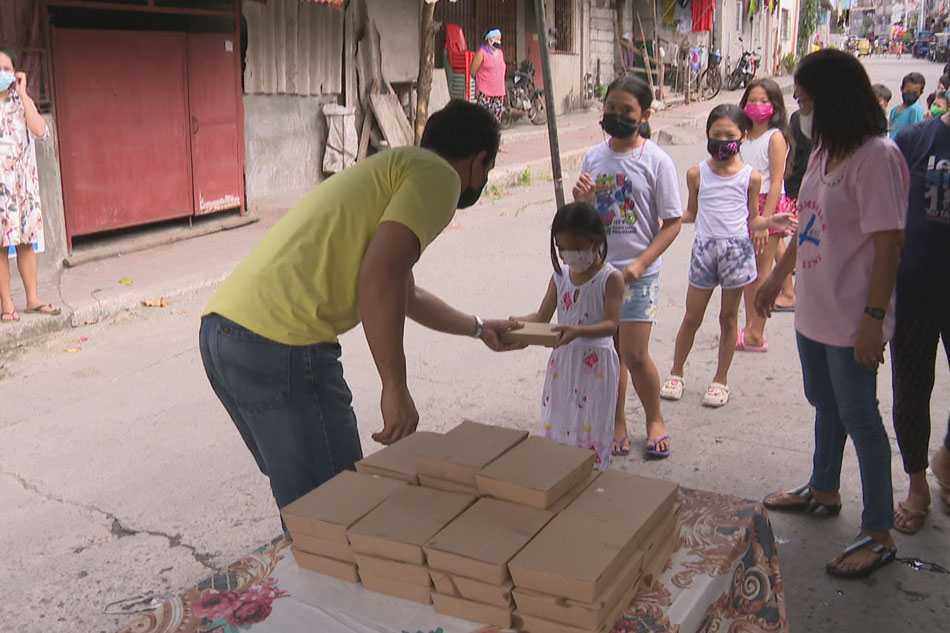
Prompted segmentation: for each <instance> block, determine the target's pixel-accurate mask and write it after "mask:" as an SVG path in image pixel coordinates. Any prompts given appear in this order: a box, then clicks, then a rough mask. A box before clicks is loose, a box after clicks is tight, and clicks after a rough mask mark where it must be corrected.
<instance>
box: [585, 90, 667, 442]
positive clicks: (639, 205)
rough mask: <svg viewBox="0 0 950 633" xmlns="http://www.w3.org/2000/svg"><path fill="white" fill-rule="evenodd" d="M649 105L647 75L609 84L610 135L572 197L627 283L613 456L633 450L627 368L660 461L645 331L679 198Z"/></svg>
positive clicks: (660, 427)
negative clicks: (597, 226) (650, 136)
mask: <svg viewBox="0 0 950 633" xmlns="http://www.w3.org/2000/svg"><path fill="white" fill-rule="evenodd" d="M652 103H653V95H652V93H651V92H650V86H649V85H647V83H646V82H645V81H644V80H642V79H640V78H638V77H635V76H632V75H626V76H624V77H620V78H618V79H615V80H614V81H613V82H611V84H610V85H609V86H608V87H607V94H606V96H605V97H604V117H603V120H602V121H601V127H603V129H604V132H606V133H607V134H608V135H609V138H607V139H606V140H605V141H604V142H603V143H600V144H598V145H596V146H594V147H592V148H591V149H589V150H588V151H587V154H586V155H585V156H584V162H583V163H582V164H581V175H580V178H578V180H577V184H575V185H574V191H573V194H574V199H575V200H579V201H582V202H589V203H591V204H593V205H594V206H595V208H596V209H597V212H598V213H599V214H600V217H601V220H602V221H603V223H604V225H605V226H606V227H607V243H608V244H609V245H610V249H609V253H608V257H607V263H609V264H612V265H613V266H615V267H617V268H619V269H620V270H621V272H622V273H623V278H624V282H625V283H626V290H625V291H624V303H623V310H622V312H621V315H620V333H619V336H618V337H617V339H616V344H617V346H618V349H619V353H620V360H621V362H622V363H623V367H624V369H621V378H620V389H619V393H618V396H617V411H616V420H615V426H614V441H615V442H616V443H615V445H614V448H613V454H614V455H628V454H629V453H630V438H629V437H628V435H627V420H626V414H625V411H624V405H625V400H626V394H627V379H626V371H629V372H630V378H631V379H632V382H633V387H634V389H635V390H636V392H637V395H638V396H639V397H640V402H641V403H642V404H643V413H644V415H645V417H646V431H647V438H646V454H647V455H648V456H650V457H661V458H662V457H668V456H669V455H670V434H669V432H668V431H667V428H666V423H665V421H664V420H663V414H662V412H661V411H660V375H659V372H657V369H656V364H655V363H654V362H653V359H652V358H651V357H650V335H651V333H652V331H653V324H654V322H656V308H657V304H658V294H659V288H660V268H661V266H662V258H661V255H662V254H663V252H664V251H666V249H667V248H669V246H670V244H672V243H673V240H674V239H675V238H676V236H677V235H678V234H679V231H680V219H681V218H682V215H683V203H682V200H681V199H680V193H679V184H678V183H677V178H676V165H674V163H673V159H672V158H670V155H669V154H667V153H666V152H665V151H663V149H661V148H660V146H659V145H657V144H656V143H654V142H653V141H649V140H647V139H645V138H644V137H643V136H642V134H641V130H642V128H643V124H644V123H646V122H647V121H648V120H649V118H650V105H652Z"/></svg>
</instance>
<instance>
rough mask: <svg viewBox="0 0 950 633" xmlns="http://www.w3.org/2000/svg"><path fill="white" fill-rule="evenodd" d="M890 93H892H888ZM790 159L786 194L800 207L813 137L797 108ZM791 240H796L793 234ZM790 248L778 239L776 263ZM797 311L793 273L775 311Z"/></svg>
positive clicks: (791, 121) (790, 133)
mask: <svg viewBox="0 0 950 633" xmlns="http://www.w3.org/2000/svg"><path fill="white" fill-rule="evenodd" d="M875 92H876V91H875ZM888 94H890V93H888ZM788 138H789V149H788V161H787V164H786V166H785V196H786V197H787V198H788V200H789V204H790V205H791V206H793V207H794V208H796V209H797V208H798V192H799V190H800V189H801V186H802V178H803V177H804V176H805V170H806V169H807V168H808V158H809V157H810V156H811V152H812V149H814V146H813V145H812V142H811V139H809V138H808V137H807V136H805V135H804V134H802V126H801V114H800V113H799V112H798V111H797V110H796V111H795V112H794V113H792V116H791V117H790V118H789V120H788ZM789 239H790V240H794V239H795V236H794V235H792V236H791V237H790V238H789ZM787 248H788V242H787V241H786V238H784V237H783V238H782V239H780V240H779V241H778V248H777V249H776V250H775V263H776V265H778V263H779V262H780V261H782V258H783V257H785V250H786V249H787ZM794 311H795V280H794V277H793V275H789V276H788V277H786V278H785V281H784V282H783V283H782V292H781V293H779V296H778V298H777V299H776V300H775V309H774V310H773V312H794Z"/></svg>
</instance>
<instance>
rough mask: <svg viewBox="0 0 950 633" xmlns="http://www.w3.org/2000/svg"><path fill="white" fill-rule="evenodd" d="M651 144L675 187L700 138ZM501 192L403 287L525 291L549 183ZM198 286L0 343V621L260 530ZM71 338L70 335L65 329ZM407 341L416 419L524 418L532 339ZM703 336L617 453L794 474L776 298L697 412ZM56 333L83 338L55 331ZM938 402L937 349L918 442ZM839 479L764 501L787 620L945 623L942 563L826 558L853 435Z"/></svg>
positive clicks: (932, 525)
mask: <svg viewBox="0 0 950 633" xmlns="http://www.w3.org/2000/svg"><path fill="white" fill-rule="evenodd" d="M737 98H738V93H737ZM670 153H671V154H672V155H673V157H674V159H675V160H676V163H677V166H678V168H679V171H680V172H681V174H680V175H681V185H682V184H684V183H683V182H682V180H683V178H682V173H683V172H685V170H686V167H687V166H688V165H691V164H695V163H697V162H699V160H701V159H702V158H703V155H704V144H702V145H700V144H697V145H695V146H690V147H674V148H670ZM574 177H576V174H569V175H568V176H567V177H566V178H565V181H566V182H573V178H574ZM504 193H505V192H504V191H502V192H498V194H499V195H498V196H496V197H494V198H492V199H488V200H486V201H484V203H483V204H480V205H478V206H475V207H473V208H471V209H468V210H464V211H461V212H459V214H458V215H457V216H456V219H455V223H454V224H453V225H452V226H451V227H450V230H448V231H446V233H445V234H443V235H442V236H441V237H440V238H439V239H438V240H437V241H436V242H435V243H434V244H433V245H432V246H431V247H430V249H429V250H428V251H427V252H426V253H425V255H424V256H423V258H422V260H421V261H420V263H419V265H418V266H417V269H416V280H417V282H418V283H419V284H420V285H422V286H424V287H426V288H427V289H429V290H431V291H433V292H435V293H437V294H438V295H440V296H442V297H444V298H445V299H447V300H448V301H449V302H450V303H452V304H454V305H456V306H458V307H459V308H461V309H465V310H472V311H479V312H480V313H482V314H483V315H484V316H486V317H489V316H507V315H508V314H513V313H524V312H526V311H530V310H533V309H534V308H535V307H536V305H537V303H538V302H539V301H540V299H541V296H542V294H543V292H544V288H545V284H546V283H547V279H548V278H549V276H550V274H551V269H550V262H549V260H548V224H549V221H550V214H551V212H552V210H553V193H552V187H551V184H550V183H548V182H541V183H536V184H534V185H532V186H529V187H518V188H513V189H511V190H510V195H508V196H505V195H504ZM197 243H198V242H196V244H197ZM691 243H692V228H689V227H688V228H686V229H684V231H683V233H682V234H681V235H680V237H679V238H678V239H677V241H676V242H675V243H674V245H673V246H672V248H671V249H670V251H669V253H668V255H667V256H666V257H665V264H664V272H663V276H662V284H661V290H660V305H659V309H658V313H659V322H658V324H657V326H656V328H655V330H654V336H653V342H652V353H653V356H654V358H655V359H656V361H657V364H658V366H659V369H660V372H661V374H663V375H665V374H666V372H667V371H668V370H669V365H670V362H671V359H672V348H673V341H674V338H675V335H676V330H677V328H678V326H679V322H680V319H681V318H682V315H683V301H684V297H685V293H686V270H687V261H688V256H689V250H690V246H691ZM249 246H250V245H249ZM222 256H223V257H233V256H234V255H233V254H231V253H225V254H222ZM208 297H209V293H208V292H202V293H198V294H195V295H191V296H188V297H186V298H184V299H183V300H181V301H179V302H176V303H175V304H174V305H172V306H169V307H168V308H165V309H151V310H149V309H144V308H143V309H142V310H139V311H137V312H135V313H131V314H128V315H125V316H123V317H119V318H117V319H114V320H112V321H109V322H105V323H100V324H98V325H94V326H87V327H82V328H77V329H74V330H72V331H70V332H66V333H64V334H61V335H57V336H53V337H50V338H48V339H46V340H43V341H40V342H39V343H36V344H33V345H31V346H29V347H27V348H22V349H19V350H14V351H13V352H11V353H9V354H6V355H3V356H0V506H2V507H3V512H2V513H0V551H3V552H4V555H3V557H2V559H0V588H2V593H3V596H4V600H3V601H0V622H2V623H3V625H2V626H0V629H2V630H10V631H17V632H18V633H32V632H40V631H42V632H44V633H60V632H62V633H66V632H69V633H74V632H76V631H84V632H86V631H88V632H99V631H105V632H108V631H113V630H115V629H117V628H118V627H120V626H121V625H123V624H126V623H127V622H129V621H130V619H131V618H130V616H119V615H109V614H105V613H103V610H104V608H105V607H106V606H107V605H109V604H110V603H113V602H116V601H123V600H128V599H130V598H134V597H137V596H143V595H145V596H161V595H165V594H168V593H174V592H178V591H180V590H183V589H185V588H187V587H189V586H191V585H193V584H195V583H196V582H198V581H200V580H202V579H204V578H205V577H206V576H208V575H209V573H210V571H211V569H214V568H217V567H219V566H223V565H227V564H228V563H230V562H231V561H233V560H234V559H236V558H237V557H239V556H241V555H244V554H246V553H248V552H249V551H251V550H252V549H253V548H255V547H257V546H258V545H260V544H263V543H264V542H266V541H268V540H269V539H271V538H272V537H273V536H275V535H276V534H277V533H278V532H279V529H280V524H279V520H278V516H277V512H276V509H275V508H274V506H273V501H272V499H271V496H270V492H269V489H268V487H267V484H266V482H265V480H264V478H263V477H262V476H261V475H260V473H259V472H257V470H256V467H255V465H254V462H253V460H252V458H251V457H250V455H249V453H248V452H247V450H246V449H245V447H244V446H243V444H242V442H241V439H240V437H239V436H238V434H237V432H236V431H235V430H234V428H233V426H232V424H231V422H230V420H229V419H228V417H227V415H226V413H225V411H224V409H223V408H222V407H221V405H220V404H219V403H218V402H217V400H216V399H215V397H214V395H213V393H212V391H211V389H210V387H209V386H208V384H207V381H206V379H205V377H204V373H203V370H202V367H201V362H200V359H199V355H198V350H197V329H198V314H199V311H200V309H201V308H202V307H203V305H204V304H205V302H206V301H207V299H208ZM717 304H718V300H716V299H714V300H713V302H712V303H711V305H713V306H715V305H717ZM81 337H87V338H88V340H87V341H85V342H80V343H75V342H74V341H75V340H78V339H80V338H81ZM406 340H407V355H408V362H409V375H410V376H411V379H410V380H411V388H412V391H413V394H414V397H415V400H416V404H417V407H418V409H419V411H420V414H421V416H422V421H421V423H420V428H421V429H428V430H442V429H446V428H449V427H451V426H453V425H454V424H456V423H457V422H458V421H459V420H460V419H461V418H462V417H463V416H465V417H470V418H473V419H477V420H483V421H485V422H489V423H493V424H501V425H505V426H510V427H520V428H524V429H527V430H531V431H534V430H535V428H536V420H537V415H538V404H537V402H538V397H539V393H540V388H541V385H542V383H543V377H544V367H545V362H546V358H547V354H548V352H547V351H546V350H543V349H529V350H526V351H524V352H521V353H515V354H508V355H498V354H493V353H491V352H489V351H488V350H487V349H485V348H484V347H483V346H481V345H479V344H478V343H477V342H475V341H472V340H468V339H465V338H451V337H447V336H444V335H440V334H436V333H434V332H430V331H427V330H424V329H422V328H420V327H418V326H415V325H414V324H409V325H408V326H407V331H406ZM717 340H718V325H717V321H716V318H715V312H711V313H710V314H708V315H707V318H706V322H705V324H704V326H703V327H702V329H701V330H700V331H699V333H698V335H697V339H696V346H695V348H694V351H693V353H692V355H691V357H690V360H689V364H688V366H687V372H688V375H687V382H688V386H687V390H686V395H685V397H684V399H683V401H681V402H679V403H664V405H663V406H664V413H665V415H666V417H667V420H668V424H669V427H670V431H671V433H672V436H673V442H674V444H673V457H672V458H671V459H670V460H667V461H664V462H660V463H654V462H646V461H645V459H644V458H643V457H642V455H641V453H640V451H639V450H638V447H639V446H640V442H641V441H642V434H643V428H642V423H643V421H642V411H641V410H640V407H639V403H638V402H637V400H636V398H635V397H634V396H632V395H631V396H630V397H629V398H628V400H627V412H628V419H629V428H630V431H631V433H632V435H631V436H632V437H633V438H634V449H635V450H634V452H633V454H632V455H631V456H630V457H628V458H623V459H617V460H616V461H615V462H614V467H615V468H620V469H624V470H628V471H632V472H637V473H640V474H644V475H652V476H656V477H661V478H667V479H672V480H675V481H678V482H679V483H681V484H682V485H684V486H690V487H694V488H703V489H708V490H715V491H717V492H721V493H725V494H730V495H737V496H741V497H746V498H753V499H758V498H761V497H762V496H764V495H765V494H766V493H767V492H769V491H771V490H774V489H777V488H780V487H783V486H792V485H798V484H800V483H802V482H804V481H805V480H806V479H807V477H808V473H809V472H810V471H809V468H810V460H811V447H812V419H813V413H812V411H811V410H810V408H809V407H808V405H807V403H806V402H805V400H804V397H803V395H802V388H801V374H800V369H799V364H798V358H797V354H796V351H795V344H794V336H793V331H792V315H788V314H785V315H777V316H776V318H775V319H773V321H772V322H771V323H770V325H769V342H770V346H771V350H770V352H769V353H768V354H762V355H742V354H740V355H737V357H736V359H735V362H734V364H733V370H732V372H731V376H730V382H731V387H732V400H731V401H730V403H729V405H728V406H727V407H725V408H724V409H721V410H716V411H711V410H708V409H703V408H702V407H701V406H700V403H699V401H700V397H701V395H702V389H703V386H704V385H705V381H707V380H709V379H711V376H712V373H713V371H714V367H715V362H716V344H717ZM342 342H343V348H344V366H345V368H346V376H347V379H348V381H349V383H350V386H351V388H352V390H353V392H354V406H355V408H356V412H357V416H358V418H359V420H360V429H361V436H362V440H363V446H364V450H366V451H373V450H376V449H377V448H378V445H375V444H374V443H373V442H372V440H371V439H370V434H371V433H373V432H375V431H376V430H378V427H379V426H380V417H379V413H378V400H379V381H378V378H377V376H376V373H375V370H374V368H373V364H372V359H371V357H370V355H369V351H368V349H367V347H366V344H365V341H364V340H363V338H362V334H361V332H360V331H359V330H357V331H354V332H351V333H349V334H347V335H346V336H345V337H343V340H342ZM74 346H77V347H80V348H81V351H80V352H77V353H67V352H65V351H64V348H65V347H74ZM889 374H890V368H889V365H885V367H884V368H883V370H882V371H881V374H880V379H879V389H880V392H879V393H880V400H881V406H882V412H883V413H884V416H885V420H887V423H886V427H887V429H888V434H889V436H890V437H891V438H892V440H893V429H892V427H891V424H890V403H891V396H890V375H889ZM948 410H950V376H948V372H947V367H946V365H945V364H944V363H943V361H941V362H940V363H938V373H937V388H936V389H935V392H934V399H933V415H934V419H935V420H936V423H935V429H936V431H935V433H934V436H933V438H932V440H931V444H932V446H933V447H936V446H937V445H938V443H939V441H940V437H942V429H943V428H944V427H943V426H942V425H943V423H944V421H945V420H946V416H947V413H948ZM892 453H893V460H892V471H893V474H894V483H895V495H903V494H904V493H905V492H906V487H907V482H906V478H905V477H904V476H903V474H902V472H901V467H900V460H899V456H898V452H897V446H896V442H893V451H892ZM842 496H843V501H844V510H843V512H842V516H841V517H839V518H838V519H835V520H830V521H822V522H817V521H809V520H808V519H807V518H803V517H799V516H787V515H784V516H783V515H780V514H772V515H771V518H772V524H773V527H774V528H775V533H776V537H777V539H778V543H779V556H780V561H781V566H782V571H783V583H784V588H785V592H786V598H787V603H788V613H789V618H790V621H791V625H792V630H794V631H814V632H816V633H817V632H822V633H825V632H827V631H865V630H869V631H893V630H904V629H905V628H906V629H908V630H914V631H918V632H921V633H927V632H931V631H937V630H943V629H945V628H946V627H945V625H944V626H942V627H941V625H940V624H939V623H941V622H943V623H946V622H947V621H950V593H948V592H947V591H946V587H947V584H948V579H950V577H948V576H946V575H943V574H938V573H935V572H931V571H915V570H913V569H911V568H910V567H909V566H907V565H904V564H895V565H892V566H890V567H889V568H887V569H886V570H883V571H882V572H880V573H878V574H876V575H875V576H874V577H872V578H871V579H868V580H865V581H857V582H844V581H838V580H834V579H832V578H830V577H828V576H827V575H825V573H824V571H823V569H824V563H825V561H826V560H827V559H829V558H831V556H832V555H833V554H834V553H835V552H836V551H837V549H839V548H840V547H842V546H844V545H845V544H847V543H848V542H849V541H850V540H851V539H852V537H853V536H854V533H855V532H856V531H857V527H858V524H859V517H860V510H861V488H860V481H859V478H858V468H857V460H856V458H855V455H854V452H853V450H852V449H851V448H850V445H849V448H848V450H847V452H846V456H845V464H844V471H843V477H842ZM898 498H900V497H898ZM948 533H950V517H948V516H947V515H945V514H942V513H941V512H940V511H939V510H936V509H935V511H934V512H932V513H931V515H930V517H928V519H927V521H926V523H925V525H924V529H923V530H922V531H921V533H919V534H918V535H917V536H914V537H906V536H902V535H897V536H896V538H897V544H898V547H899V555H900V556H903V557H919V558H920V559H921V560H924V561H933V562H936V563H939V564H941V565H943V566H944V567H948V566H950V558H948V554H947V551H948V550H947V538H948Z"/></svg>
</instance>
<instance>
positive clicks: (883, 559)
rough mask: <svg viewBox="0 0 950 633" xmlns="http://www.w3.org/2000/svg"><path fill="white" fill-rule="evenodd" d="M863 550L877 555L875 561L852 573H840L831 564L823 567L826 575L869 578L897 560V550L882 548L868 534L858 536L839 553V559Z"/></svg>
mask: <svg viewBox="0 0 950 633" xmlns="http://www.w3.org/2000/svg"><path fill="white" fill-rule="evenodd" d="M863 549H866V550H870V551H872V552H874V553H875V554H877V555H878V558H877V560H876V561H874V562H873V563H871V564H870V565H868V566H867V567H862V568H861V569H855V570H854V571H841V570H840V569H838V568H837V567H833V566H832V565H831V563H828V564H827V565H825V571H826V572H828V574H830V575H832V576H835V577H837V578H864V577H865V576H870V575H871V574H873V573H874V572H876V571H877V570H878V569H880V568H881V567H883V566H884V565H887V564H888V563H890V562H893V561H894V559H895V558H897V548H896V547H892V548H890V549H888V548H886V547H884V546H883V545H881V544H880V543H878V542H877V541H875V540H874V537H872V536H871V535H869V534H859V535H858V537H857V538H856V539H854V542H852V543H851V545H848V547H847V548H845V550H844V551H843V552H842V553H841V554H842V556H841V559H842V560H844V559H845V558H847V557H848V556H849V555H851V554H854V553H855V552H859V551H861V550H863Z"/></svg>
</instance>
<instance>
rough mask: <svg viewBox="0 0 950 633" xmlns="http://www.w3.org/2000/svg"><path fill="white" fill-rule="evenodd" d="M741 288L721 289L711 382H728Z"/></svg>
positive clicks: (721, 383)
mask: <svg viewBox="0 0 950 633" xmlns="http://www.w3.org/2000/svg"><path fill="white" fill-rule="evenodd" d="M742 291H743V288H731V289H729V290H726V289H725V288H723V291H722V304H721V306H720V308H719V364H718V365H717V366H716V376H715V377H714V378H713V382H718V383H719V384H720V385H728V384H729V367H730V366H731V365H732V357H733V356H735V355H736V339H737V338H738V335H739V303H740V302H741V301H742Z"/></svg>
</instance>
